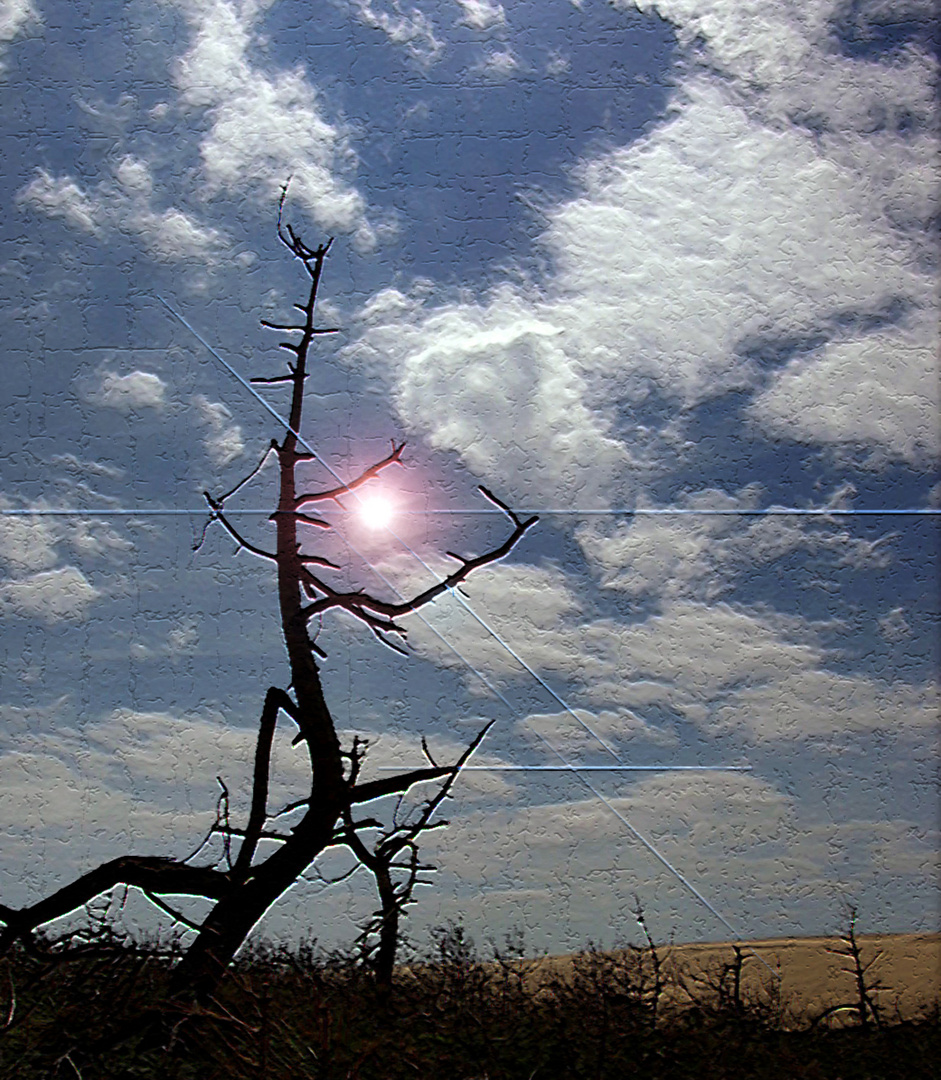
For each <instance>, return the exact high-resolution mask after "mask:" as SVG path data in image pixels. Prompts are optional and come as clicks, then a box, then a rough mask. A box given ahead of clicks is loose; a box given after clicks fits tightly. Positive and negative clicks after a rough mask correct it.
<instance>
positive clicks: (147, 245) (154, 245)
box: [16, 155, 224, 261]
mask: <svg viewBox="0 0 941 1080" xmlns="http://www.w3.org/2000/svg"><path fill="white" fill-rule="evenodd" d="M153 194H154V185H153V178H152V176H151V174H150V168H149V166H148V165H147V163H146V162H144V161H141V160H139V159H137V158H134V157H131V156H130V155H128V156H125V157H124V158H122V159H121V161H119V162H118V163H117V165H116V166H115V168H114V179H113V180H104V181H102V182H101V183H99V184H98V185H97V186H96V187H95V189H94V190H93V191H92V192H91V193H89V192H87V191H85V190H84V189H83V188H82V187H81V185H80V184H78V183H77V182H76V181H75V180H74V179H73V178H72V177H69V176H63V177H55V176H52V175H51V174H50V173H47V172H46V171H45V170H44V169H38V170H37V175H36V177H35V179H33V180H32V181H30V183H29V184H27V185H26V187H24V188H23V189H22V190H21V191H20V192H18V193H17V196H16V201H17V204H18V205H20V206H29V207H32V208H33V209H36V210H41V211H43V213H45V214H48V215H49V217H57V218H61V219H62V220H63V221H65V222H66V224H67V225H69V226H71V227H72V228H73V229H78V230H79V231H81V232H86V233H90V234H91V235H93V236H97V237H104V236H107V235H108V233H109V232H111V231H112V230H118V231H120V232H122V233H124V234H126V235H127V234H130V235H131V236H133V237H134V238H135V240H136V241H137V242H138V243H140V245H141V246H142V247H143V248H144V249H145V250H146V251H148V252H150V254H151V255H154V256H156V257H157V258H158V259H165V260H167V261H177V260H180V259H204V260H207V261H213V259H214V257H215V255H216V254H217V252H218V251H219V250H220V248H221V247H222V246H223V244H224V237H223V235H222V233H220V232H219V231H218V230H217V229H213V228H210V227H208V226H205V225H200V224H199V223H198V222H197V221H196V220H195V219H194V218H193V217H191V216H190V215H188V214H186V213H185V212H184V211H182V210H179V209H177V208H176V207H170V208H169V209H165V210H155V209H154V207H153V205H152V204H153Z"/></svg>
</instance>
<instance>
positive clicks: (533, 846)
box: [424, 772, 934, 951]
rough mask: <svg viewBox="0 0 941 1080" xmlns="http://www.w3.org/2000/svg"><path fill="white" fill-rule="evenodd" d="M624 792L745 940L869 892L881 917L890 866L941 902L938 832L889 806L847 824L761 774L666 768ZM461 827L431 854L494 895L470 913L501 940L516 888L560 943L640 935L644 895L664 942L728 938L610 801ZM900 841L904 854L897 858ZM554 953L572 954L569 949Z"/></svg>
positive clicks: (514, 812)
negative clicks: (677, 937)
mask: <svg viewBox="0 0 941 1080" xmlns="http://www.w3.org/2000/svg"><path fill="white" fill-rule="evenodd" d="M621 787H622V791H624V794H621V795H619V796H616V797H613V798H611V799H610V802H611V805H612V807H613V810H614V811H616V812H617V813H618V814H620V815H622V816H623V817H625V818H626V819H627V820H628V821H629V822H630V823H631V824H632V825H633V826H634V827H635V828H636V829H638V830H639V832H640V833H641V834H642V835H643V836H644V837H645V838H646V839H647V840H648V841H650V842H651V843H652V844H653V845H654V846H655V847H656V849H657V850H658V851H659V852H660V853H661V854H662V855H663V856H664V857H665V858H666V859H667V860H669V861H670V863H671V864H672V865H673V866H674V867H676V868H677V869H678V870H679V872H680V873H682V874H684V875H685V876H686V878H687V880H689V881H691V883H692V884H693V885H694V886H695V887H696V888H697V889H698V890H699V891H700V893H701V894H702V895H704V896H705V897H706V898H707V899H708V900H709V901H710V902H711V903H712V904H713V905H714V906H715V907H717V908H718V910H719V911H720V912H722V913H723V914H725V915H726V916H727V917H728V918H729V919H730V920H731V922H732V923H733V925H736V928H737V929H740V930H741V931H742V932H744V933H745V934H749V933H754V932H755V930H750V929H749V927H755V928H759V929H758V933H759V934H762V935H763V936H774V935H781V936H783V935H786V934H793V933H795V932H797V931H798V928H803V930H804V932H806V928H807V926H808V924H811V925H813V924H817V920H819V919H820V918H821V916H825V915H826V914H829V912H830V909H831V908H832V906H833V901H834V898H835V895H839V893H840V892H841V891H842V892H843V893H844V895H845V893H846V892H847V891H850V892H851V893H852V894H854V895H856V896H858V897H863V896H865V897H866V900H865V901H864V903H865V905H866V910H875V909H874V908H871V907H870V905H871V904H873V903H877V902H878V900H879V898H880V897H881V896H882V895H883V894H884V891H885V889H886V883H887V881H888V880H890V875H887V874H886V868H887V866H889V865H894V866H895V867H897V870H896V874H897V875H904V876H905V877H906V878H907V879H908V888H910V889H912V891H913V892H916V891H917V893H918V894H919V901H918V902H919V903H920V902H921V901H922V899H923V898H925V899H928V898H930V896H931V895H932V890H933V882H934V873H933V870H934V866H933V862H932V860H931V851H932V844H931V841H932V840H933V839H934V837H933V836H932V835H931V834H930V833H929V834H928V835H925V833H924V831H923V830H919V829H918V827H917V826H916V825H915V824H914V823H913V822H910V821H906V820H905V819H903V818H890V817H889V816H888V815H884V816H883V815H882V814H880V813H879V811H878V809H876V808H873V807H870V808H869V812H864V813H863V814H859V815H856V814H853V813H852V811H850V810H849V808H847V813H846V814H845V815H844V816H843V817H842V819H841V820H840V821H839V822H836V823H834V822H832V821H827V820H820V819H819V818H818V817H817V815H816V814H815V813H814V812H813V811H807V810H805V809H804V808H803V807H802V805H801V804H800V803H798V802H795V801H794V800H793V799H792V798H790V797H788V796H787V795H784V794H783V793H782V792H781V791H779V790H778V789H777V788H776V787H775V786H774V785H773V784H771V783H769V782H768V781H767V780H765V779H762V778H761V777H759V776H753V775H748V774H728V773H724V774H715V773H711V774H696V773H675V772H674V773H670V772H664V773H661V774H657V775H654V776H650V777H648V778H645V779H642V780H637V781H634V782H627V781H624V782H623V783H622V785H621ZM576 790H577V789H576V788H575V787H574V785H573V792H574V791H576ZM451 822H452V824H451V827H450V828H449V829H448V830H447V831H446V834H445V835H435V834H430V835H429V836H428V837H427V838H426V840H425V844H424V849H425V850H427V853H428V856H429V857H430V859H431V861H433V862H434V863H435V864H436V865H437V866H439V867H440V868H441V873H442V878H445V877H446V878H449V879H451V880H453V881H454V882H455V886H456V887H460V886H463V887H464V888H465V889H468V890H470V889H473V890H474V892H475V893H480V892H481V891H483V894H484V898H485V902H484V905H483V910H482V911H480V912H479V914H478V918H477V919H474V917H473V915H470V916H469V918H468V923H469V924H470V926H471V927H472V928H473V927H474V923H475V922H477V923H478V924H480V925H482V926H483V927H485V929H486V930H487V931H488V932H490V933H493V932H494V929H495V926H494V918H493V916H494V914H495V909H496V906H497V905H498V904H500V900H501V897H502V896H503V894H504V888H506V889H507V890H514V891H516V892H518V893H523V894H526V895H528V896H529V897H530V898H531V902H530V903H529V904H527V905H526V906H527V909H528V910H529V911H530V913H531V916H532V918H533V921H534V923H535V924H536V925H543V924H545V923H549V924H551V925H552V926H553V928H554V930H555V932H554V934H553V935H552V937H553V939H554V942H558V941H559V937H560V936H562V935H564V934H571V935H572V937H574V938H575V942H573V944H574V943H577V944H578V945H579V946H582V947H583V945H584V935H586V934H588V933H591V934H593V935H594V936H595V937H596V938H597V934H598V929H597V928H598V926H599V924H600V925H602V926H604V925H607V926H609V927H611V928H612V929H614V928H620V927H625V926H630V927H632V926H633V921H632V920H630V918H629V912H630V906H631V904H632V897H633V895H634V894H635V893H637V894H639V895H640V898H641V901H642V903H643V905H644V907H645V908H646V911H647V918H648V920H649V921H650V923H651V925H652V926H653V928H654V935H655V937H659V938H661V939H663V938H665V937H666V936H667V934H668V933H669V932H670V931H671V930H672V929H673V928H674V927H676V926H677V925H679V926H681V927H682V931H681V934H682V936H683V937H684V938H687V939H688V940H695V939H696V937H697V936H698V937H699V938H700V940H703V939H705V940H710V939H712V940H714V939H715V937H716V935H717V932H718V933H720V934H722V936H725V931H724V930H722V929H721V927H720V924H718V923H717V922H715V921H714V916H712V915H710V914H707V912H706V910H705V908H704V907H703V906H701V905H699V904H698V902H697V901H695V900H694V899H693V898H692V896H691V895H690V894H689V893H688V892H687V891H686V890H685V889H682V888H681V887H680V886H679V883H678V882H677V880H676V878H675V877H674V876H673V875H672V874H671V873H670V872H669V871H668V870H667V869H666V868H665V867H664V866H663V864H662V863H660V862H659V861H657V860H656V859H655V857H654V856H653V855H652V854H651V853H650V852H649V851H647V850H646V849H645V848H644V847H643V846H642V845H641V844H640V843H639V842H638V841H636V840H635V839H634V838H633V837H632V835H631V833H630V831H629V830H628V829H627V828H626V827H625V826H624V825H623V823H622V822H621V821H619V820H618V818H617V816H616V815H615V813H613V812H612V810H611V809H609V808H608V807H606V806H604V805H603V804H602V802H601V801H600V800H597V799H591V798H589V799H580V798H574V799H572V801H568V802H548V803H543V804H540V805H535V806H518V805H517V806H509V807H506V808H505V809H500V810H497V811H495V812H493V811H491V812H489V813H488V812H486V811H482V810H476V809H474V808H468V810H467V811H465V812H463V813H460V814H454V815H453V816H452V818H451ZM893 841H895V842H896V843H897V844H898V845H899V847H900V848H901V850H895V852H894V854H893V847H892V845H893ZM928 902H929V903H930V899H929V901H928ZM510 907H511V908H512V907H517V910H518V906H517V905H510ZM462 910H463V907H462ZM916 910H917V908H916ZM550 912H551V914H550ZM589 912H590V916H589V914H588V913H589ZM501 914H503V913H502V912H501ZM424 917H425V918H433V916H431V915H430V913H428V914H425V915H424ZM506 917H507V916H506V915H505V916H504V918H506ZM916 917H917V916H916ZM439 918H440V916H439ZM517 918H518V915H517ZM509 921H510V923H511V924H512V915H509ZM818 925H819V924H818ZM658 928H659V929H658ZM614 932H615V933H617V932H618V931H617V930H614ZM553 951H562V950H561V949H560V948H559V944H554V950H553Z"/></svg>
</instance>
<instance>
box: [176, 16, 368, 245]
mask: <svg viewBox="0 0 941 1080" xmlns="http://www.w3.org/2000/svg"><path fill="white" fill-rule="evenodd" d="M178 6H180V7H181V8H182V10H183V12H184V14H185V15H186V18H187V21H188V22H189V25H190V29H191V34H192V37H191V43H190V48H189V50H188V51H187V52H186V54H185V55H184V56H182V57H181V58H180V60H179V61H178V62H177V64H176V66H175V79H176V84H177V87H178V89H179V91H180V95H181V101H182V104H183V105H184V106H189V107H190V108H191V109H197V110H199V109H205V110H208V113H209V117H210V119H211V126H210V128H209V130H208V132H207V133H206V134H205V135H204V137H203V139H202V142H201V143H200V154H201V156H202V162H203V171H204V175H205V178H206V180H207V183H208V190H209V193H210V194H212V193H217V192H221V191H225V192H228V193H238V192H244V191H245V190H252V189H255V190H259V189H260V190H261V192H262V193H263V194H264V197H265V198H268V199H276V198H277V196H278V193H279V192H280V189H281V187H282V185H283V184H284V181H285V178H286V177H287V176H291V177H292V181H291V197H292V198H294V199H298V200H299V201H300V202H301V203H302V204H303V205H304V206H305V207H306V209H307V210H308V211H309V212H310V213H311V215H312V216H313V217H314V218H315V219H316V220H317V222H318V223H319V224H320V225H322V226H323V227H324V228H328V229H339V230H343V231H345V232H353V233H355V234H356V238H357V240H358V242H359V243H360V244H362V245H366V246H368V245H369V244H371V243H372V242H373V241H374V235H373V232H372V229H371V228H370V226H369V225H368V223H367V222H366V219H365V204H364V202H363V199H362V197H361V196H360V195H359V193H358V192H357V191H356V190H355V189H354V188H353V187H352V186H350V185H349V184H348V183H347V181H346V180H344V179H343V176H344V175H345V174H346V173H347V172H349V170H350V168H351V167H352V165H353V163H354V160H355V156H354V154H353V152H352V150H351V149H350V146H349V143H348V141H347V139H346V137H345V134H344V133H343V131H342V130H341V129H340V128H339V127H338V126H336V125H334V124H331V123H330V122H329V121H328V120H327V119H326V118H325V116H324V113H323V109H322V105H321V102H320V100H319V97H318V94H317V91H316V90H315V89H314V87H313V86H312V85H311V84H310V82H309V81H308V79H307V77H306V75H305V73H304V71H303V70H302V69H300V68H298V69H295V70H293V71H278V72H275V73H273V74H270V75H269V74H268V73H266V72H265V71H263V70H262V69H260V68H258V67H256V66H255V65H254V64H253V63H252V62H251V61H250V60H249V59H248V53H249V50H250V46H251V44H252V40H253V34H252V31H253V26H254V24H255V22H256V20H257V19H258V18H259V17H260V15H261V13H262V11H263V9H264V6H266V5H260V4H256V3H251V4H242V5H237V4H235V3H232V2H229V0H178ZM366 6H368V5H366Z"/></svg>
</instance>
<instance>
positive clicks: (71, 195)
mask: <svg viewBox="0 0 941 1080" xmlns="http://www.w3.org/2000/svg"><path fill="white" fill-rule="evenodd" d="M36 172H37V175H36V178H35V179H34V180H32V181H30V183H29V184H27V185H26V187H25V188H23V190H22V191H20V192H18V194H17V196H16V201H17V204H18V205H24V204H25V205H27V206H32V207H35V208H37V209H39V210H43V211H44V212H45V213H46V214H48V215H49V216H50V217H57V218H62V219H63V220H64V221H65V222H66V223H67V224H68V225H70V226H71V227H72V228H73V229H79V230H81V231H82V232H87V233H91V234H92V235H93V236H101V235H102V234H103V232H104V226H103V223H102V221H101V219H102V217H103V216H104V215H103V213H102V208H101V206H100V205H99V203H98V202H97V201H96V200H95V199H94V198H91V197H89V195H88V194H87V193H86V192H85V191H83V190H82V188H81V187H79V185H78V184H76V182H75V181H74V180H72V179H71V178H70V177H55V176H52V175H51V174H50V173H47V172H46V170H45V169H37V170H36Z"/></svg>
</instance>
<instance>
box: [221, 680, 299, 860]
mask: <svg viewBox="0 0 941 1080" xmlns="http://www.w3.org/2000/svg"><path fill="white" fill-rule="evenodd" d="M281 709H283V710H284V711H285V712H286V713H287V714H288V716H290V717H291V719H292V720H294V722H295V723H296V722H297V709H296V707H295V705H294V702H293V701H292V700H291V699H290V697H289V696H288V695H287V694H286V693H285V691H284V690H282V689H280V687H277V686H270V687H269V688H268V693H267V694H266V695H265V704H264V707H263V708H262V711H261V720H260V721H259V723H258V739H257V741H256V743H255V774H254V778H253V780H252V806H251V810H250V811H249V814H248V824H247V825H246V826H245V838H244V840H243V841H242V846H241V847H240V848H239V853H238V858H237V859H236V860H235V866H234V867H233V868H232V873H233V876H234V877H235V879H236V880H239V881H241V880H244V879H245V878H246V877H247V876H248V873H249V871H250V870H251V867H252V858H253V857H254V855H255V851H256V849H257V847H258V841H259V839H260V838H261V835H262V829H263V828H264V825H265V820H266V818H267V811H268V778H269V771H270V768H271V744H272V742H273V740H274V732H275V728H276V727H277V724H278V712H279V711H280V710H281Z"/></svg>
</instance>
